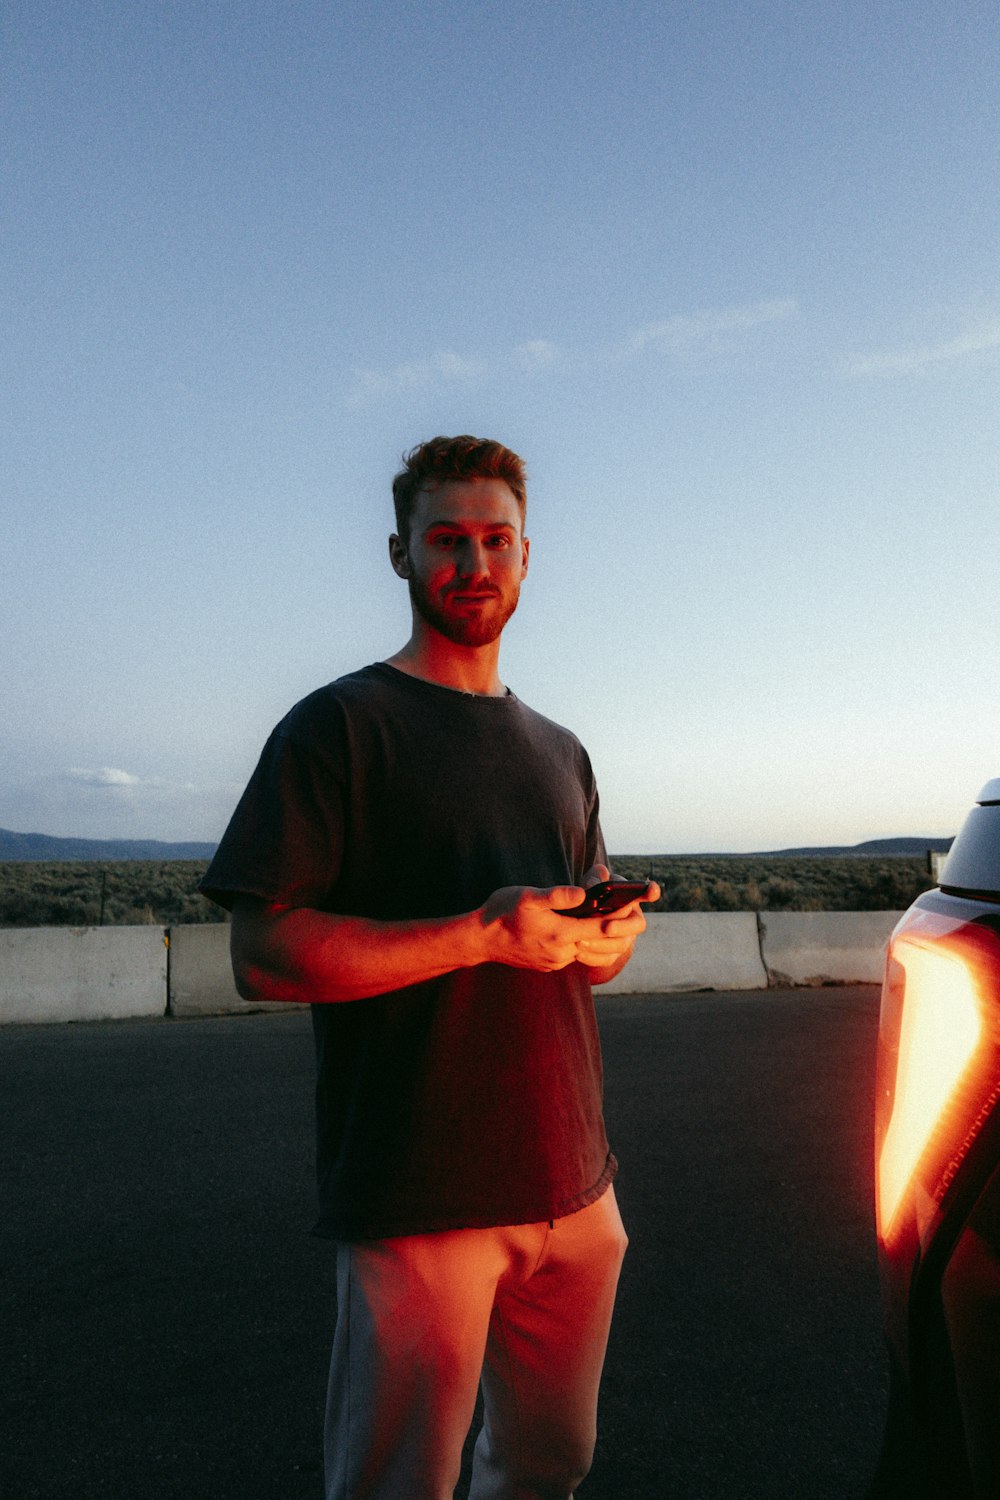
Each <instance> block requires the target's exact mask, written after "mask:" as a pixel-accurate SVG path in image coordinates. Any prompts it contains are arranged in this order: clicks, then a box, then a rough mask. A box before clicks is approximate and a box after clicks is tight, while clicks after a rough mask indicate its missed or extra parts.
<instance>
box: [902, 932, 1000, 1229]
mask: <svg viewBox="0 0 1000 1500" xmlns="http://www.w3.org/2000/svg"><path fill="white" fill-rule="evenodd" d="M998 993H1000V939H998V936H997V934H996V932H995V931H993V930H992V927H985V926H980V925H978V924H976V923H974V922H967V921H962V920H956V919H955V918H952V917H949V916H945V915H943V914H941V913H939V912H935V911H928V910H921V909H920V908H915V909H914V910H913V911H911V912H909V913H908V914H907V916H906V917H905V918H904V919H903V921H902V922H901V923H900V925H899V927H897V929H896V931H895V933H894V934H893V936H892V939H891V942H890V946H889V953H888V958H887V964H886V978H885V983H884V985H883V989H882V1014H881V1018H880V1025H879V1060H878V1062H879V1066H878V1099H877V1105H876V1185H877V1191H876V1216H877V1225H878V1234H879V1237H880V1239H882V1240H883V1241H887V1240H890V1239H891V1238H892V1237H893V1235H894V1233H895V1231H896V1230H897V1228H898V1227H899V1226H900V1225H901V1224H902V1223H903V1222H905V1221H909V1222H911V1223H914V1224H915V1227H916V1230H917V1233H918V1236H919V1237H920V1239H921V1240H923V1239H924V1238H925V1236H926V1234H927V1232H928V1230H929V1228H930V1227H931V1226H932V1224H933V1223H934V1222H935V1220H936V1218H937V1216H938V1214H939V1212H940V1207H941V1203H942V1201H943V1199H944V1197H945V1195H946V1193H947V1192H948V1189H949V1187H950V1186H951V1183H952V1182H953V1180H954V1178H955V1175H956V1173H957V1171H958V1168H959V1166H960V1165H961V1162H962V1160H963V1159H964V1157H965V1156H966V1155H967V1154H968V1152H969V1150H970V1148H971V1146H972V1144H973V1142H974V1141H975V1139H976V1136H977V1135H978V1134H979V1132H980V1130H981V1129H982V1126H983V1124H984V1123H985V1121H986V1119H987V1118H988V1117H989V1115H990V1114H991V1113H992V1111H993V1108H994V1107H995V1105H996V1104H997V1102H998V1100H1000V1003H998V998H997V997H998Z"/></svg>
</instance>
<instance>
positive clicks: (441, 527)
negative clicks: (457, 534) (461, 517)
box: [424, 521, 517, 532]
mask: <svg viewBox="0 0 1000 1500" xmlns="http://www.w3.org/2000/svg"><path fill="white" fill-rule="evenodd" d="M470 530H471V531H516V530H517V527H516V526H515V525H514V523H513V521H428V523H427V525H426V526H425V527H424V531H425V532H428V531H470Z"/></svg>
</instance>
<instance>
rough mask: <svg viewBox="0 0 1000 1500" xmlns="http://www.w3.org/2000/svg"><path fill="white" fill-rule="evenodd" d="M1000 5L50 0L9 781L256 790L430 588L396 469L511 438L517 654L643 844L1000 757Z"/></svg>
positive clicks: (126, 815)
mask: <svg viewBox="0 0 1000 1500" xmlns="http://www.w3.org/2000/svg"><path fill="white" fill-rule="evenodd" d="M998 42H1000V11H998V9H997V7H996V5H995V4H993V3H990V4H984V3H977V0H970V3H963V4H962V5H954V6H942V5H940V4H939V3H933V4H932V3H927V0H907V3H887V4H879V5H872V4H871V3H870V0H868V3H866V4H864V5H862V4H857V3H853V0H841V3H837V4H833V3H829V4H828V3H814V4H802V3H801V0H796V3H784V0H777V3H773V4H767V5H760V6H749V5H745V4H736V3H733V0H705V3H702V4H699V5H698V6H680V5H674V4H664V3H663V0H658V3H655V4H654V3H645V0H637V3H609V4H600V5H599V4H596V3H563V4H561V3H553V4H551V5H546V6H540V5H538V4H531V5H529V4H522V3H519V0H516V3H507V4H475V3H470V0H465V3H451V0H444V3H438V4H428V3H425V4H423V5H420V6H417V5H408V4H400V3H388V4H383V5H381V6H377V7H376V6H370V5H367V4H365V5H361V4H356V3H353V0H345V3H340V4H336V5H329V4H319V3H310V0H304V3H301V4H291V5H289V4H287V3H283V4H276V3H246V4H239V3H227V4H214V3H211V0H209V3H205V0H198V3H197V4H195V3H189V0H171V3H168V0H163V3H157V4H154V3H151V0H132V3H129V4H127V5H126V4H123V3H99V0H98V3H89V4H79V3H73V4H69V3H48V0H33V3H31V4H30V5H29V4H28V3H26V0H12V3H11V4H10V5H9V6H8V7H7V10H6V18H5V20H4V22H3V23H2V34H0V50H2V54H3V58H4V63H3V69H4V84H3V100H2V105H0V127H2V131H3V138H4V141H5V143H6V151H5V163H4V166H3V174H4V184H3V201H4V205H5V206H4V217H5V221H6V222H5V226H4V232H3V236H2V240H0V273H2V276H3V282H4V298H3V302H4V307H5V311H4V313H3V320H4V324H5V343H6V345H7V349H8V356H7V360H6V368H7V382H6V390H5V394H4V398H3V406H2V425H3V475H4V478H3V488H4V490H5V492H6V494H5V499H4V509H5V512H6V515H7V521H6V524H5V526H4V539H5V544H4V547H3V549H2V559H0V573H2V576H0V591H2V598H0V612H2V616H3V639H4V643H5V650H4V661H3V667H2V677H0V694H2V700H3V703H4V710H3V714H2V724H0V745H2V771H0V825H2V826H5V827H10V828H14V829H18V830H21V831H25V832H27V831H39V832H44V833H52V834H63V835H89V836H97V837H157V838H168V839H216V838H218V837H219V836H220V834H221V832H222V829H223V827H224V826H225V822H226V819H227V817H228V815H229V812H230V811H231V809H232V806H233V804H234V803H235V800H236V798H237V796H238V794H239V791H240V790H241V788H242V785H243V784H244V782H245V780H246V777H247V776H248V775H249V772H250V771H251V769H252V767H253V764H254V762H255V760H256V757H257V754H258V752H259V749H260V746H261V744H262V742H263V739H264V738H265V736H266V734H267V732H268V731H269V729H270V728H271V726H272V724H273V723H274V722H275V721H276V720H277V719H278V718H280V717H281V715H282V714H283V713H284V711H285V710H286V708H287V707H288V706H290V704H291V703H292V702H294V701H295V700H296V699H297V698H298V697H301V696H302V695H303V694H304V693H306V692H308V691H309V690H310V689H312V688H313V687H315V686H317V685H319V684H320V683H322V682H324V681H327V680H329V679H331V678H333V677H336V676H338V675H340V674H341V673H343V672H347V671H351V670H353V669H354V668H355V667H357V666H359V665H361V664H363V663H364V662H367V661H374V660H378V659H380V658H382V657H384V656H387V655H391V654H392V653H393V652H394V651H395V650H396V649H397V648H398V647H399V645H401V644H402V642H403V640H404V639H405V637H406V635H407V634H408V624H409V614H408V606H407V597H406V590H405V586H404V585H403V584H401V583H400V581H399V580H398V579H396V578H395V576H394V575H393V574H392V572H391V570H390V568H389V564H388V559H387V551H386V537H387V535H388V533H389V531H390V530H391V529H392V517H391V506H390V503H389V484H390V480H391V476H392V474H393V472H394V471H395V469H396V468H397V467H398V460H399V457H400V454H401V452H402V451H403V450H404V449H406V448H409V447H410V446H412V445H413V444H414V443H416V442H417V441H419V440H421V439H422V438H425V437H428V436H431V435H432V434H434V433H438V432H445V433H449V432H474V433H477V434H479V435H483V436H492V437H498V438H500V439H501V440H502V441H504V442H506V443H508V444H509V445H510V446H512V447H514V448H516V449H517V450H518V451H519V452H520V453H521V454H522V455H523V456H524V457H525V459H526V461H527V464H528V469H529V515H528V519H529V526H528V531H529V535H530V536H531V539H532V565H531V571H530V574H529V577H528V580H527V582H526V584H525V587H524V592H523V595H522V604H521V608H520V610H519V612H518V614H517V616H516V617H515V619H514V620H513V622H512V623H511V625H510V627H509V630H508V634H507V636H506V638H505V643H504V651H503V655H502V658H501V670H502V674H503V676H504V677H505V680H506V681H508V682H509V683H510V685H511V686H512V687H513V688H514V690H515V691H516V692H517V693H518V694H519V695H520V696H521V697H522V698H524V699H525V700H526V701H527V702H529V703H530V704H532V706H534V707H536V708H538V709H539V710H541V711H542V712H543V713H546V714H548V715H549V716H550V717H552V718H554V719H557V720H559V721H560V722H562V723H565V724H568V725H570V726H571V727H572V728H573V729H575V730H576V732H577V733H578V734H579V735H580V736H581V738H582V739H583V740H584V742H585V743H586V745H587V746H588V748H589V750H590V752H591V756H592V759H593V761H594V763H595V767H596V770H597V773H598V779H599V784H600V786H601V791H602V805H603V809H604V823H605V831H606V834H607V838H608V842H609V845H610V847H611V848H612V849H613V850H616V851H618V852H620V853H624V852H646V851H649V852H654V851H655V852H671V851H674V852H682V851H695V850H713V849H716V850H732V851H737V850H746V849H763V848H775V847H782V846H787V845H791V844H796V843H801V842H817V843H853V842H856V841H858V840H861V839H865V838H873V837H881V836H885V835H889V834H896V833H905V834H948V833H953V832H955V831H956V829H957V827H958V825H959V823H960V821H961V818H962V816H963V815H964V812H965V810H966V808H967V807H968V805H969V804H970V802H971V801H972V800H973V799H974V797H975V794H976V792H977V790H978V788H979V786H980V785H981V784H982V782H984V781H985V780H986V779H987V778H988V777H989V776H993V775H996V774H998V772H1000V748H998V731H1000V708H998V697H1000V695H998V694H997V692H996V688H995V685H994V683H993V681H992V676H993V674H992V672H991V670H990V669H991V666H992V663H993V660H994V658H995V655H996V645H997V615H998V610H997V596H998V590H997V582H996V578H997V564H996V547H995V540H996V513H997V494H998V478H1000V475H998V468H1000V464H998V453H1000V446H998V436H1000V434H998V425H1000V422H998V412H1000V401H998V395H1000V391H998V384H1000V382H998V375H1000V234H998V225H1000V170H998V169H1000V152H998V145H1000V82H998V80H1000V47H998Z"/></svg>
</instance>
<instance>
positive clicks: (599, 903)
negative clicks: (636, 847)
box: [556, 880, 649, 917]
mask: <svg viewBox="0 0 1000 1500" xmlns="http://www.w3.org/2000/svg"><path fill="white" fill-rule="evenodd" d="M648 889H649V884H648V882H647V881H645V880H602V881H601V882H600V884H599V885H592V886H590V887H589V888H588V890H587V894H586V896H584V898H583V900H582V901H581V902H580V905H579V906H570V907H566V906H563V907H557V908H556V910H557V912H558V913H559V915H560V916H561V917H606V916H609V915H610V914H611V913H612V912H616V911H620V910H621V908H622V907H623V906H628V905H629V903H630V902H632V901H636V900H641V899H642V897H643V896H645V894H646V892H647V890H648Z"/></svg>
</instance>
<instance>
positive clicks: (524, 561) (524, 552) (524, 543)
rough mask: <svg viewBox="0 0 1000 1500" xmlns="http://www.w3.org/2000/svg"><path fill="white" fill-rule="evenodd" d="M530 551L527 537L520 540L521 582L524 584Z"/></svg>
mask: <svg viewBox="0 0 1000 1500" xmlns="http://www.w3.org/2000/svg"><path fill="white" fill-rule="evenodd" d="M530 551H531V543H530V542H529V541H528V538H527V537H522V538H521V581H522V583H523V582H524V580H525V578H527V576H528V553H529V552H530Z"/></svg>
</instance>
